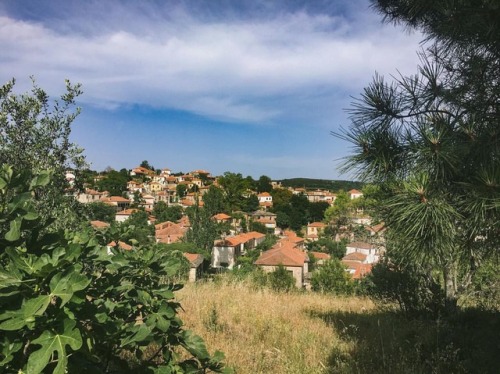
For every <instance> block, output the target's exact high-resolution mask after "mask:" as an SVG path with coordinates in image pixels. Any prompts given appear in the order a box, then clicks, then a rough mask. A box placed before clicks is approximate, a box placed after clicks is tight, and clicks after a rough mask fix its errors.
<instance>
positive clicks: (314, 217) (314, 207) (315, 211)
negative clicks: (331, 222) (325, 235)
mask: <svg viewBox="0 0 500 374" xmlns="http://www.w3.org/2000/svg"><path fill="white" fill-rule="evenodd" d="M329 207H330V204H328V203H327V202H326V201H318V202H315V203H310V204H309V206H308V208H307V211H308V216H309V220H310V221H311V222H320V221H323V220H324V219H325V211H326V210H327V209H328V208H329Z"/></svg>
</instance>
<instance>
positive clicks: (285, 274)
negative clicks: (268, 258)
mask: <svg viewBox="0 0 500 374" xmlns="http://www.w3.org/2000/svg"><path fill="white" fill-rule="evenodd" d="M268 279H269V286H270V287H271V289H273V290H274V291H278V292H287V291H290V290H292V289H293V288H294V287H295V278H294V277H293V275H292V274H290V272H289V271H288V270H286V268H285V267H284V266H283V265H280V266H278V267H277V268H276V270H274V271H273V272H272V273H269V274H268Z"/></svg>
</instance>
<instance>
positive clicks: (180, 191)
mask: <svg viewBox="0 0 500 374" xmlns="http://www.w3.org/2000/svg"><path fill="white" fill-rule="evenodd" d="M175 192H176V193H177V197H178V198H179V199H183V198H185V197H186V195H187V192H188V188H187V185H185V184H178V185H177V186H176V187H175Z"/></svg>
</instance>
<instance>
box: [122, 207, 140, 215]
mask: <svg viewBox="0 0 500 374" xmlns="http://www.w3.org/2000/svg"><path fill="white" fill-rule="evenodd" d="M138 211H139V209H134V208H133V209H124V210H122V211H120V212H116V215H118V216H130V215H131V214H133V213H135V212H138Z"/></svg>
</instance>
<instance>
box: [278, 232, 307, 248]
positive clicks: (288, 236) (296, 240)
mask: <svg viewBox="0 0 500 374" xmlns="http://www.w3.org/2000/svg"><path fill="white" fill-rule="evenodd" d="M280 240H281V241H282V242H290V243H293V245H294V246H295V248H298V249H304V245H305V241H304V238H301V237H300V236H298V235H297V234H296V233H295V231H292V230H285V232H284V236H283V237H282V238H281V239H280Z"/></svg>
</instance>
